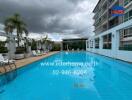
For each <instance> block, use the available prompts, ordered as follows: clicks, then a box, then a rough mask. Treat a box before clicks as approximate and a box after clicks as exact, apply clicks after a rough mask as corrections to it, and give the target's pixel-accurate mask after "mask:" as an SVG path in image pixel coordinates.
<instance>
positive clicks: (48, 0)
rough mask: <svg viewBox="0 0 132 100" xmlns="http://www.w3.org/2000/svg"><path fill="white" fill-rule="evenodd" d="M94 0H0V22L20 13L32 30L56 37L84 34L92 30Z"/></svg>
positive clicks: (81, 35)
mask: <svg viewBox="0 0 132 100" xmlns="http://www.w3.org/2000/svg"><path fill="white" fill-rule="evenodd" d="M97 1H98V0H0V23H1V24H2V23H3V22H4V20H5V18H7V17H8V16H11V15H12V14H14V13H19V14H20V15H21V16H22V17H23V19H24V21H25V22H26V23H27V25H28V30H29V31H30V33H32V34H33V33H39V34H49V37H50V38H54V39H55V40H59V39H61V38H74V37H86V36H89V35H92V34H93V32H92V31H93V29H94V27H93V26H92V25H93V22H94V21H93V20H92V17H93V13H92V10H93V9H94V7H95V5H96V4H97ZM31 36H33V35H31Z"/></svg>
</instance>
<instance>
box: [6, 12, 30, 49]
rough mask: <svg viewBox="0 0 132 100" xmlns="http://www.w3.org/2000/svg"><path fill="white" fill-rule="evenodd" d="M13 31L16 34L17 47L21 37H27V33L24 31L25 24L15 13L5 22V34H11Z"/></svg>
mask: <svg viewBox="0 0 132 100" xmlns="http://www.w3.org/2000/svg"><path fill="white" fill-rule="evenodd" d="M14 30H16V33H17V44H18V47H19V46H20V41H21V40H22V35H23V34H26V36H27V35H28V31H27V29H26V24H25V23H24V22H23V21H22V19H21V17H20V15H19V14H17V13H16V14H14V15H13V16H11V17H9V18H7V19H6V20H5V32H6V33H7V34H9V33H11V34H12V32H13V31H14Z"/></svg>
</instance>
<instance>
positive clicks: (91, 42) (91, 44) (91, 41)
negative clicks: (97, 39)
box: [90, 40, 93, 48]
mask: <svg viewBox="0 0 132 100" xmlns="http://www.w3.org/2000/svg"><path fill="white" fill-rule="evenodd" d="M90 48H93V40H90Z"/></svg>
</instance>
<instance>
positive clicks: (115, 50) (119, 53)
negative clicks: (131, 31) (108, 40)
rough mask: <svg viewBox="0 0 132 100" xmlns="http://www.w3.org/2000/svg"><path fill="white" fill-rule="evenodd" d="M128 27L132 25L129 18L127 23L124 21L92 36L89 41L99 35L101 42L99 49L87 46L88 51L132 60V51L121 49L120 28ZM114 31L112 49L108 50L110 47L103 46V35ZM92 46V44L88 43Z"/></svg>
mask: <svg viewBox="0 0 132 100" xmlns="http://www.w3.org/2000/svg"><path fill="white" fill-rule="evenodd" d="M127 27H132V20H129V21H127V22H125V23H122V24H120V25H118V26H116V27H114V28H112V29H110V30H108V31H105V32H103V33H101V34H99V35H97V36H93V37H90V38H89V39H88V40H87V41H89V43H90V40H93V41H94V39H95V38H97V37H99V38H100V43H99V46H100V48H99V49H95V48H87V47H86V50H87V51H90V52H94V53H98V54H101V55H105V56H109V57H112V58H116V59H120V60H124V61H128V62H132V51H125V50H119V30H120V29H123V28H127ZM109 33H112V49H110V50H108V49H102V48H103V47H102V46H103V39H102V36H104V35H106V34H109ZM87 45H89V47H90V44H87Z"/></svg>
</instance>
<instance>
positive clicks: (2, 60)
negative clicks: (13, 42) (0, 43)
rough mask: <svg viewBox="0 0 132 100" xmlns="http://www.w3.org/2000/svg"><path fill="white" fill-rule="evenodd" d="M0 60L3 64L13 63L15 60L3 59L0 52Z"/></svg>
mask: <svg viewBox="0 0 132 100" xmlns="http://www.w3.org/2000/svg"><path fill="white" fill-rule="evenodd" d="M0 62H1V63H4V64H9V63H14V62H15V60H9V59H5V58H4V57H3V56H2V54H0Z"/></svg>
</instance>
